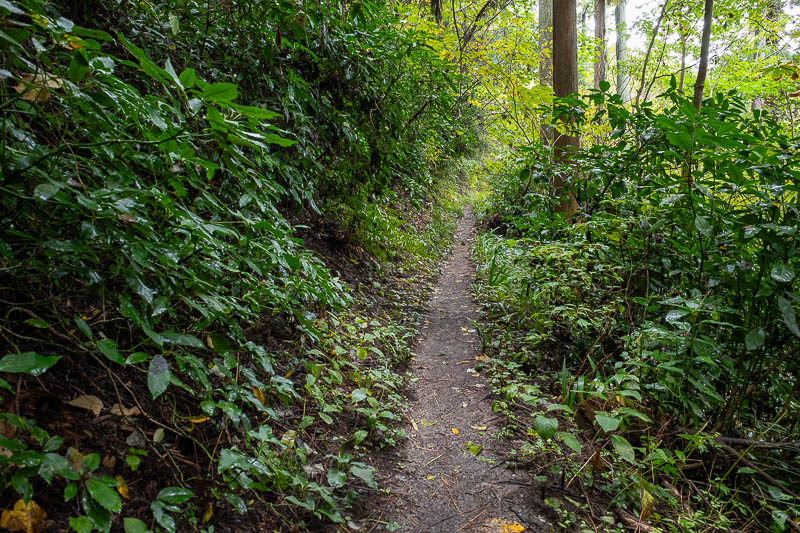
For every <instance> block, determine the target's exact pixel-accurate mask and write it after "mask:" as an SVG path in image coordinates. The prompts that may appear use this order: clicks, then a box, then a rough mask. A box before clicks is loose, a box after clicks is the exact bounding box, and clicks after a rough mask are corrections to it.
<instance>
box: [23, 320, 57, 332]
mask: <svg viewBox="0 0 800 533" xmlns="http://www.w3.org/2000/svg"><path fill="white" fill-rule="evenodd" d="M25 323H26V324H28V325H29V326H33V327H35V328H39V329H47V328H49V327H50V326H51V325H52V324H50V323H49V322H45V321H44V320H42V319H40V318H29V319H27V320H26V321H25Z"/></svg>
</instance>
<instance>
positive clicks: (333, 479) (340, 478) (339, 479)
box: [328, 469, 347, 489]
mask: <svg viewBox="0 0 800 533" xmlns="http://www.w3.org/2000/svg"><path fill="white" fill-rule="evenodd" d="M346 481H347V474H345V473H344V472H342V471H341V470H335V469H331V470H328V485H330V486H331V487H333V488H335V489H338V488H339V487H344V484H345V482H346Z"/></svg>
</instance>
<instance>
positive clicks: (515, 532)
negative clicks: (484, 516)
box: [482, 518, 525, 533]
mask: <svg viewBox="0 0 800 533" xmlns="http://www.w3.org/2000/svg"><path fill="white" fill-rule="evenodd" d="M482 531H484V532H486V533H522V532H523V531H525V527H524V526H523V525H522V524H520V523H519V522H511V521H508V520H505V519H503V518H490V519H488V520H486V522H484V523H483V529H482Z"/></svg>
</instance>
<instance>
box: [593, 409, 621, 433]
mask: <svg viewBox="0 0 800 533" xmlns="http://www.w3.org/2000/svg"><path fill="white" fill-rule="evenodd" d="M594 419H595V421H597V423H598V424H599V425H600V427H601V428H603V431H605V432H606V433H610V432H612V431H614V430H615V429H617V428H618V427H619V423H620V422H621V420H620V419H619V418H615V417H613V416H610V415H609V414H607V413H603V412H602V411H601V412H597V413H595V414H594Z"/></svg>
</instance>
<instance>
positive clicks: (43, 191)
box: [33, 183, 61, 202]
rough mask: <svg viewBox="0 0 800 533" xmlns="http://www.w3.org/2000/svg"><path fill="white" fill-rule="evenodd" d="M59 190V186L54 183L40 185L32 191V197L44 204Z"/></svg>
mask: <svg viewBox="0 0 800 533" xmlns="http://www.w3.org/2000/svg"><path fill="white" fill-rule="evenodd" d="M60 190H61V185H58V184H56V183H41V184H39V185H37V186H36V188H35V189H34V190H33V196H34V197H36V198H38V199H39V200H41V201H43V202H46V201H47V200H49V199H50V198H52V197H53V196H55V195H56V193H57V192H58V191H60Z"/></svg>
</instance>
